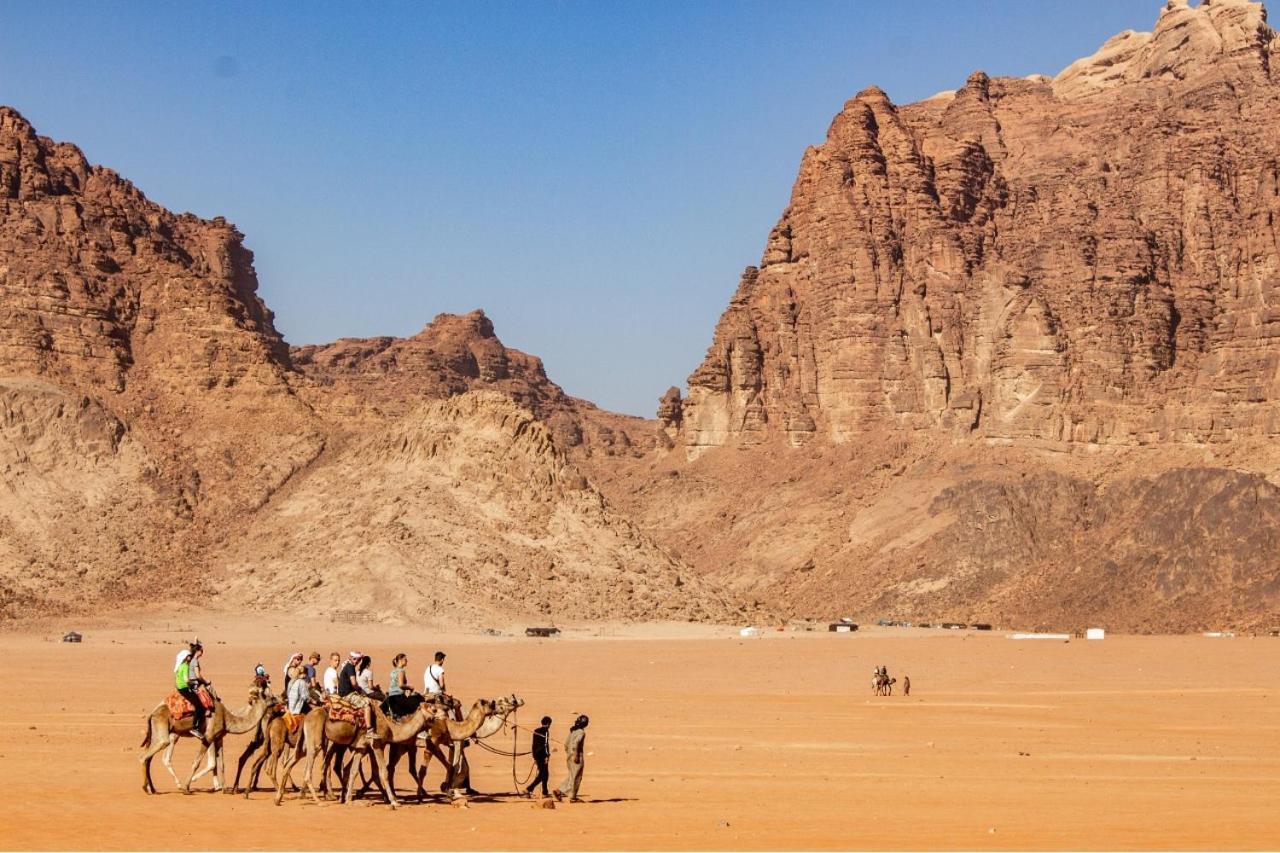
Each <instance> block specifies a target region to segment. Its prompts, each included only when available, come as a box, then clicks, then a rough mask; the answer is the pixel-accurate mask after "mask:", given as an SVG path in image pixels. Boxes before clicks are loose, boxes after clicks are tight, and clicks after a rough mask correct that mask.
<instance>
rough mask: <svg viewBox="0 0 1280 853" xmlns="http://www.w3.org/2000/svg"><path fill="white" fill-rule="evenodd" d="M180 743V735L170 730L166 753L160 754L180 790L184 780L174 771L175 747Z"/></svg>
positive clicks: (165, 767)
mask: <svg viewBox="0 0 1280 853" xmlns="http://www.w3.org/2000/svg"><path fill="white" fill-rule="evenodd" d="M177 745H178V735H176V734H174V733H173V732H169V743H168V745H167V746H166V747H165V750H164V754H163V755H161V756H160V760H161V761H162V762H164V769H165V770H168V771H169V775H170V776H172V777H173V784H175V785H177V786H178V790H179V791H181V790H182V780H181V779H179V778H178V774H177V773H175V772H174V771H173V748H174V747H175V746H177Z"/></svg>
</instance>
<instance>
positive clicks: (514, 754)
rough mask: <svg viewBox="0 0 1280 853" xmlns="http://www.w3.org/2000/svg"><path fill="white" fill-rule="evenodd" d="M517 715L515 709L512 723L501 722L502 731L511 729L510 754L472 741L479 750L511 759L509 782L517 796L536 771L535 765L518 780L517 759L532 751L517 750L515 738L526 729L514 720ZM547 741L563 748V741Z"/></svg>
mask: <svg viewBox="0 0 1280 853" xmlns="http://www.w3.org/2000/svg"><path fill="white" fill-rule="evenodd" d="M519 714H520V709H519V708H516V709H515V710H513V711H512V712H511V716H512V718H513V719H512V722H511V723H507V722H506V720H503V722H502V728H503V729H506V728H508V727H509V728H510V729H511V751H510V752H508V751H507V750H505V749H498V748H497V747H495V746H489V744H487V743H485V742H484V740H483V739H481V738H473V739H472V743H474V744H476V745H477V746H479V747H480V748H481V749H484V750H487V751H488V752H492V753H493V754H494V755H502V756H508V757H510V758H511V781H512V782H514V783H515V786H516V793H517V794H518V793H520V792H521V791H522V790H524V787H525V786H526V785H528V784H529V780H531V779H532V778H533V774H534V771H536V770H537V769H538V768H537V765H534V766H533V767H530V768H529V772H528V773H527V774H526V775H525V777H524V781H521V780H520V775H519V773H517V771H516V759H517V758H520V757H522V756H525V755H533V750H532V749H527V750H525V751H524V752H521V751H520V750H519V744H518V743H517V738H518V736H519V733H520V729H522V728H526V727H525V726H521V725H520V724H519V723H517V722H516V720H518V719H519ZM547 740H549V741H554V742H555V743H558V744H560V745H561V746H562V747H563V746H564V741H562V740H557V739H556V738H553V737H551V735H550V734H548V735H547Z"/></svg>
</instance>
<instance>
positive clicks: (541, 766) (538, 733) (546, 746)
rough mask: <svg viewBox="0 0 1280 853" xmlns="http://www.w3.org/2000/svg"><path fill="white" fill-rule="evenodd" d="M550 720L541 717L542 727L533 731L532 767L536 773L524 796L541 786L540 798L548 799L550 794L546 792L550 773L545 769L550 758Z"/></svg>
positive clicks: (529, 794)
mask: <svg viewBox="0 0 1280 853" xmlns="http://www.w3.org/2000/svg"><path fill="white" fill-rule="evenodd" d="M550 737H551V718H550V717H543V718H542V725H540V726H538V727H537V728H536V729H534V730H533V747H532V748H531V752H532V754H533V766H534V768H535V769H536V770H537V771H538V772H537V774H536V775H535V776H534V777H533V781H532V782H530V783H529V787H527V788H525V789H524V793H525V796H531V795H532V794H533V789H534V788H536V787H538V786H539V785H541V786H542V796H543V797H549V796H551V793H550V792H549V791H547V782H549V781H550V779H551V771H550V770H549V769H548V768H547V761H548V759H550V758H551V741H550Z"/></svg>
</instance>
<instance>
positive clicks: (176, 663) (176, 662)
mask: <svg viewBox="0 0 1280 853" xmlns="http://www.w3.org/2000/svg"><path fill="white" fill-rule="evenodd" d="M189 657H191V649H189V648H187V647H186V646H183V647H182V651H180V652H178V656H177V657H176V658H174V659H173V671H174V672H177V671H178V667H180V666H182V662H183V661H184V660H186V659H187V658H189Z"/></svg>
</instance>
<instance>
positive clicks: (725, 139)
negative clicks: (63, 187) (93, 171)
mask: <svg viewBox="0 0 1280 853" xmlns="http://www.w3.org/2000/svg"><path fill="white" fill-rule="evenodd" d="M1161 5H1162V3H1161V2H1160V0H1070V2H1048V0H1005V2H997V0H949V2H942V1H941V0H939V2H933V1H932V0H911V2H907V0H879V2H835V3H833V2H822V0H803V2H801V0H784V2H778V0H765V2H750V0H742V2H732V3H728V2H726V3H719V2H669V3H659V2H639V0H638V1H637V2H634V3H627V4H622V3H618V4H614V3H586V2H582V3H577V2H541V3H534V2H527V3H515V4H499V3H447V4H445V3H440V4H434V3H415V4H409V3H406V4H402V5H396V4H363V3H341V4H339V3H333V4H322V3H307V4H303V3H260V2H252V3H229V2H219V3H207V4H199V5H197V4H186V3H183V4H176V3H175V4H168V3H150V4H141V3H138V4H123V3H107V2H101V3H97V2H95V3H84V4H79V5H75V4H61V3H56V2H39V3H8V4H5V8H4V11H3V13H0V102H3V103H7V104H10V105H12V106H14V107H16V108H17V109H18V110H20V111H21V112H22V113H23V114H24V115H25V116H26V117H27V118H28V119H29V120H30V121H31V122H32V123H33V124H35V126H36V128H37V130H39V132H41V133H42V134H44V135H47V136H51V137H53V138H55V139H59V140H69V141H72V142H75V143H77V144H78V145H80V146H81V147H82V148H83V149H84V151H85V153H86V155H87V156H88V158H89V160H90V161H91V162H94V163H102V164H104V165H108V166H111V167H112V168H114V169H116V170H118V171H119V172H121V173H122V174H123V175H124V176H126V177H128V178H130V179H131V180H133V181H134V183H135V184H137V185H138V186H139V187H140V188H141V189H142V190H143V191H144V192H145V193H147V195H148V196H150V197H151V198H152V199H154V200H156V201H157V202H159V203H161V204H164V205H165V206H167V207H170V208H172V209H174V210H177V211H183V210H190V211H193V212H195V213H197V214H200V215H201V216H206V217H212V216H216V215H223V216H226V217H227V218H228V219H230V220H231V221H233V222H235V223H236V224H237V225H238V226H239V228H240V230H241V231H243V232H244V233H245V235H246V242H247V244H248V246H249V248H250V249H252V250H253V251H254V253H255V255H256V257H257V267H258V276H259V280H260V282H261V293H262V295H263V297H264V298H265V299H266V301H267V304H268V305H269V306H270V307H271V308H272V309H273V310H274V311H275V312H276V323H277V326H278V327H279V328H280V330H281V331H282V332H283V333H284V335H285V337H286V338H287V339H288V340H289V341H290V342H291V343H295V344H298V343H318V342H323V341H328V340H332V339H334V338H337V337H344V336H368V335H375V334H394V335H411V334H413V333H415V332H416V331H418V330H419V329H420V328H421V327H422V326H423V325H425V324H426V323H427V322H428V321H429V320H430V319H431V318H432V317H433V316H434V315H435V314H437V313H439V312H442V311H454V312H459V311H468V310H470V309H472V308H478V307H479V308H484V310H485V311H486V312H487V313H488V314H489V316H490V317H492V318H493V321H494V324H495V326H496V327H497V331H498V335H499V336H500V337H501V338H502V339H503V341H504V342H505V343H507V344H508V345H509V346H514V347H517V348H519V349H523V350H525V351H527V352H531V353H534V354H536V355H539V356H542V358H543V359H544V361H545V363H546V366H547V371H548V373H549V374H550V376H551V378H552V379H553V380H555V381H557V382H559V383H560V384H561V385H563V386H564V387H565V389H566V390H567V391H568V392H569V393H571V394H574V395H577V396H581V397H586V398H588V399H590V400H593V401H595V402H597V403H599V404H601V405H602V406H605V407H607V408H612V409H616V410H620V411H626V412H632V413H635V414H643V415H652V414H653V411H654V407H655V404H656V401H657V398H658V396H659V395H660V394H661V393H662V392H663V391H665V390H666V389H667V387H668V386H671V385H679V386H682V387H683V384H684V380H685V377H686V376H688V374H689V373H690V372H691V371H692V370H693V369H694V368H695V367H696V366H697V365H698V363H699V362H700V361H701V359H702V356H703V354H704V353H705V351H706V348H707V346H708V344H709V343H710V342H711V335H712V331H713V329H714V327H715V323H716V320H717V318H718V317H719V315H720V312H721V311H722V310H723V309H724V307H725V305H726V304H727V302H728V299H729V296H730V294H732V292H733V290H734V287H735V286H736V285H737V281H738V276H739V274H740V273H741V271H742V268H743V267H744V266H747V265H749V264H755V263H757V262H758V261H759V259H760V254H761V252H762V250H763V248H764V240H765V237H766V236H767V235H768V232H769V229H770V228H771V227H772V225H773V224H774V222H775V221H776V220H777V218H778V215H779V214H780V213H781V211H782V209H783V207H784V206H785V205H786V202H787V198H788V196H789V194H790V190H791V182H792V180H793V179H794V177H795V171H796V167H797V165H798V164H799V161H800V156H801V154H802V153H803V152H804V148H805V146H806V145H809V144H813V143H816V142H820V141H821V140H822V138H823V136H824V134H825V132H826V128H827V125H828V123H829V122H830V120H831V117H832V116H833V115H834V114H835V113H836V112H838V111H839V109H840V107H841V105H842V104H843V102H844V101H845V100H846V99H847V98H849V97H851V96H852V95H854V94H855V93H856V92H858V91H859V90H860V89H862V88H864V87H866V86H868V85H871V84H873V83H874V84H876V85H878V86H880V87H881V88H882V89H884V90H885V91H886V92H888V94H889V97H890V98H892V99H893V100H894V101H895V102H897V103H907V102H910V101H913V100H917V99H920V98H923V97H927V96H929V95H931V94H933V93H935V92H937V91H939V90H942V89H952V88H956V87H957V86H960V85H962V84H963V82H964V79H965V77H966V76H968V74H969V73H970V72H971V71H973V70H975V69H982V70H984V71H987V72H988V73H990V74H992V75H1002V74H1008V75H1019V76H1020V75H1025V74H1031V73H1035V72H1040V73H1048V74H1053V73H1056V72H1057V71H1059V70H1060V69H1061V68H1063V67H1064V66H1065V65H1067V64H1068V63H1070V62H1071V61H1072V60H1074V59H1076V58H1078V57H1080V56H1085V55H1087V54H1089V53H1092V52H1093V51H1094V50H1095V49H1096V48H1097V47H1098V46H1099V45H1100V44H1101V43H1102V42H1103V41H1104V40H1105V39H1106V38H1108V37H1109V36H1111V35H1113V34H1115V33H1117V32H1119V31H1121V30H1124V29H1138V30H1149V29H1151V26H1152V24H1153V23H1154V21H1155V18H1156V15H1157V13H1158V11H1159V9H1160V7H1161Z"/></svg>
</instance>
